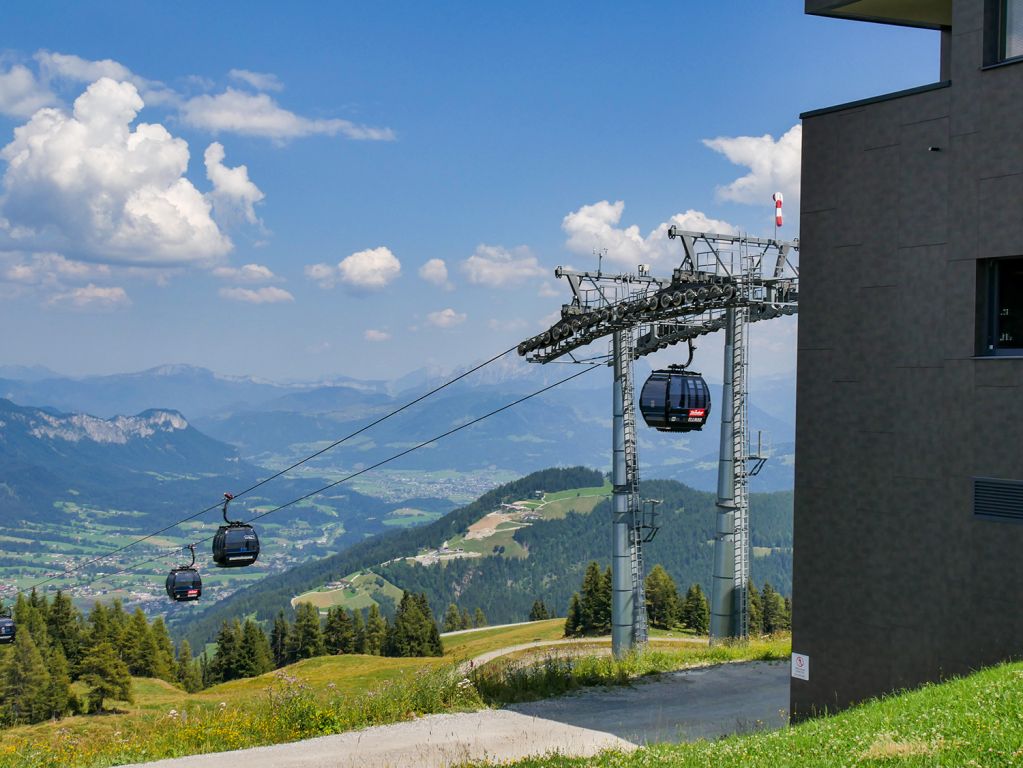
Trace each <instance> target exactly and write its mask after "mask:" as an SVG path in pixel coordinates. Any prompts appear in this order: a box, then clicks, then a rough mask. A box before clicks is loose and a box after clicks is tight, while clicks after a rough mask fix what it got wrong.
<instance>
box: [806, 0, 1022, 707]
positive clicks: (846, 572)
mask: <svg viewBox="0 0 1023 768" xmlns="http://www.w3.org/2000/svg"><path fill="white" fill-rule="evenodd" d="M826 5H828V4H827V3H823V2H822V3H816V2H808V3H807V9H808V11H811V12H825V11H827V9H826V8H825V7H824V6H826ZM861 7H865V6H861ZM985 7H986V6H985V4H984V3H983V2H981V0H956V3H955V19H954V24H953V29H952V34H951V35H950V36H949V37H950V40H949V41H948V45H949V46H950V49H949V50H948V51H947V52H948V61H949V69H950V72H949V80H950V82H949V83H947V84H944V85H943V87H930V88H925V89H919V90H917V91H915V92H911V93H904V94H902V95H900V96H897V97H894V98H893V97H891V96H889V97H886V98H885V99H882V100H876V101H874V102H870V101H867V102H860V103H857V104H855V105H849V106H847V107H845V108H831V109H827V110H819V111H817V112H813V113H807V114H805V115H804V123H803V152H804V154H803V170H802V173H803V176H802V178H803V196H802V215H801V222H800V224H801V232H800V234H801V246H802V247H801V253H802V258H801V262H802V271H801V275H800V292H801V295H800V321H799V341H798V346H799V352H798V379H797V398H798V404H799V405H798V410H797V424H796V474H795V476H796V481H795V551H796V552H797V553H798V556H797V557H796V558H795V560H794V563H793V610H794V614H793V650H794V651H796V652H798V653H805V654H807V655H809V656H810V669H811V677H810V680H808V681H803V680H793V681H792V688H791V692H792V702H791V704H792V712H793V716H794V717H796V718H797V719H798V718H800V717H804V716H807V715H810V714H813V713H817V712H821V711H823V710H826V709H827V710H835V709H837V708H841V707H844V706H847V705H849V704H851V703H854V702H857V701H861V700H863V699H865V698H869V697H872V696H877V695H881V694H884V693H886V692H889V691H893V690H897V689H900V688H905V687H913V686H917V685H919V684H922V683H924V682H927V681H932V680H938V679H941V678H943V677H946V676H949V675H954V674H961V673H966V672H969V671H970V670H973V669H977V668H979V667H982V666H985V665H988V664H991V663H996V662H998V661H1001V660H1004V659H1009V658H1018V657H1023V612H1014V611H1011V610H1006V607H1005V606H1006V601H1007V600H1009V599H1011V598H1010V596H1009V595H1008V593H1007V592H1006V588H1002V587H1000V586H999V585H1012V584H1018V583H1023V557H1021V556H1020V553H1021V552H1023V525H1014V524H1004V523H1000V522H993V521H992V520H991V519H990V517H985V516H981V515H978V514H975V479H976V478H995V479H999V480H1010V481H1023V451H1021V450H1020V445H1021V443H1023V357H1021V358H1010V357H1000V358H992V357H978V356H977V353H978V343H977V338H978V336H977V334H978V332H979V330H980V325H981V323H982V321H983V314H982V312H981V307H980V301H979V297H980V296H982V294H983V286H982V285H981V281H980V280H978V274H983V270H984V264H985V260H990V259H995V258H1006V257H1023V131H1021V130H1020V126H1023V99H1020V98H1019V94H1021V93H1023V63H1020V64H1015V65H1005V66H1001V67H997V68H993V69H992V68H988V69H983V68H982V67H983V63H984V48H985V46H986V45H987V44H988V42H989V41H988V38H987V37H986V35H988V34H989V32H988V31H987V30H986V29H985V20H984V12H985ZM832 10H833V9H832ZM983 498H988V497H983ZM983 498H982V500H983ZM982 506H983V505H982ZM1010 506H1011V505H1010ZM1021 507H1023V502H1021ZM1017 614H1019V615H1017Z"/></svg>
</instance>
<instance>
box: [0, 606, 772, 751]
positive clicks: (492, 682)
mask: <svg viewBox="0 0 1023 768" xmlns="http://www.w3.org/2000/svg"><path fill="white" fill-rule="evenodd" d="M562 628H563V620H561V619H552V620H548V621H540V622H532V623H528V624H523V625H518V626H510V627H494V628H490V629H484V630H478V631H472V632H466V633H460V634H456V635H451V636H448V637H445V639H444V645H445V654H444V656H443V657H442V658H435V659H424V658H383V657H379V656H362V655H344V656H330V657H319V658H314V659H308V660H305V661H301V662H299V663H297V664H293V665H291V666H289V667H285V668H284V669H282V670H277V671H276V672H273V673H268V674H266V675H262V676H260V677H257V678H250V679H245V680H235V681H232V682H230V683H224V684H222V685H218V686H214V687H212V688H209V689H207V690H205V691H202V692H199V693H196V694H186V693H184V692H183V691H181V690H179V689H177V688H175V687H174V686H172V685H169V684H168V683H165V682H163V681H159V680H151V679H136V680H135V681H134V697H135V700H134V702H133V703H127V702H117V703H114V705H115V707H116V709H117V710H118V711H117V712H115V713H113V714H105V715H96V716H81V717H69V718H65V719H64V720H61V721H58V722H49V723H41V724H38V725H34V726H25V727H20V728H13V729H9V730H7V731H4V732H3V738H2V740H0V766H2V767H3V768H57V767H58V766H59V767H60V768H101V767H105V766H113V765H118V764H122V763H127V762H138V761H144V760H155V759H159V758H164V757H176V756H182V755H189V754H198V753H204V752H217V751H223V750H229V749H239V748H243V747H251V746H259V745H265V744H277V743H283V742H288V741H294V740H297V739H304V738H310V737H313V736H320V735H325V734H330V733H340V732H344V731H348V730H353V729H358V728H363V727H367V726H371V725H379V724H384V723H392V722H398V721H401V720H408V719H411V718H415V717H418V716H421V715H426V714H432V713H438V712H457V711H465V710H471V709H479V708H482V707H487V706H499V705H500V704H502V703H504V702H507V701H517V700H523V699H525V698H540V697H544V696H550V695H556V694H558V693H561V692H564V691H567V690H572V689H574V688H577V687H579V686H582V685H618V684H623V683H627V682H628V681H629V679H631V678H633V677H636V676H638V675H643V674H650V673H655V672H658V671H667V670H669V669H680V668H684V667H686V666H693V665H701V664H706V663H713V662H715V661H723V660H737V659H743V658H764V657H765V656H764V654H765V653H768V654H770V658H782V657H784V656H786V655H787V654H788V652H789V641H788V638H780V639H777V640H774V641H772V642H771V643H768V644H766V645H764V644H751V645H750V646H749V647H748V648H746V649H743V647H740V646H736V647H734V648H731V649H726V648H715V649H710V648H708V647H707V646H706V645H702V644H677V645H676V646H674V647H671V648H655V649H651V650H650V651H647V652H644V653H641V654H637V655H636V656H635V657H630V658H629V659H626V660H623V661H621V662H615V661H612V660H611V659H610V658H609V657H608V656H607V654H606V649H603V656H602V657H600V658H597V657H594V658H592V659H590V658H589V657H575V656H572V657H571V659H570V660H569V661H567V662H566V665H564V666H561V667H556V668H555V667H552V666H551V662H550V661H547V660H544V661H540V662H528V663H522V662H521V661H519V662H515V663H508V662H501V661H498V662H496V663H495V662H491V664H488V665H485V666H482V667H480V668H477V669H475V670H472V671H469V672H468V674H467V667H466V665H465V664H464V662H465V661H466V660H468V659H471V658H474V657H476V656H479V655H480V654H483V653H488V652H491V651H494V650H497V649H503V648H508V647H512V646H518V645H522V644H526V643H531V642H540V641H550V640H556V639H559V638H560V637H561V634H562ZM599 644H600V643H599V642H598V643H597V645H599ZM726 657H727V659H726ZM551 658H554V656H552V657H551ZM528 670H534V671H533V672H529V671H528ZM555 674H560V675H563V676H564V677H565V680H564V682H563V683H562V684H560V685H556V684H553V683H552V679H553V677H554V676H555ZM108 706H109V703H108Z"/></svg>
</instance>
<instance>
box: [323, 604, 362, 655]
mask: <svg viewBox="0 0 1023 768" xmlns="http://www.w3.org/2000/svg"><path fill="white" fill-rule="evenodd" d="M323 644H324V648H325V650H326V652H327V653H328V654H338V653H354V652H355V627H354V624H353V622H352V617H351V615H350V614H349V613H348V611H346V610H345V609H344V608H342V607H341V606H340V605H336V606H334V607H332V608H330V609H328V611H327V622H326V624H324V627H323Z"/></svg>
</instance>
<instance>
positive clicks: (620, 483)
mask: <svg viewBox="0 0 1023 768" xmlns="http://www.w3.org/2000/svg"><path fill="white" fill-rule="evenodd" d="M668 237H669V238H670V239H673V240H679V241H680V242H681V245H682V259H681V263H680V264H679V266H678V267H676V268H675V269H674V270H673V271H672V274H671V277H656V276H653V275H651V274H650V270H649V267H647V266H645V265H642V264H641V265H639V267H638V269H637V271H636V272H635V273H620V274H608V273H605V272H604V271H603V270H602V269H598V270H597V271H596V272H577V271H574V270H567V269H563V268H562V267H558V268H557V269H556V270H555V271H554V275H555V277H563V278H565V279H566V280H567V281H568V284H569V287H570V289H571V291H572V298H571V301H570V303H568V304H564V305H563V306H562V308H561V319H560V320H559V321H558V322H556V323H554V324H553V325H552V326H551V327H550V328H549V329H547V330H546V331H543V332H542V333H540V334H537V335H536V336H533V337H531V338H528V339H525V340H524V341H522V342H521V343H520V344H519V345H518V353H519V355H520V356H523V357H525V358H526V359H527V360H528V361H529V362H533V363H541V364H544V363H549V362H552V361H554V360H558V359H559V358H562V357H567V358H568V360H569V361H570V362H575V363H583V362H592V358H590V359H585V360H584V359H579V358H577V357H576V356H575V354H574V353H575V352H576V350H578V349H581V348H582V347H585V346H587V345H589V344H590V343H592V342H593V341H596V340H597V339H601V338H605V337H607V336H611V337H612V343H611V353H610V355H608V356H607V358H606V359H607V364H608V365H609V366H611V367H612V369H613V371H614V378H613V386H612V430H611V431H612V438H611V445H612V464H611V483H612V486H613V495H612V521H611V572H612V575H611V581H612V600H611V644H612V651H613V653H614V655H615V656H616V657H618V658H620V657H622V656H623V655H625V654H626V653H628V651H629V650H630V649H632V648H633V647H634V646H636V645H641V644H643V643H644V642H646V639H647V616H646V599H645V594H644V579H645V575H646V574H645V567H644V562H643V547H642V545H643V542H644V541H649V540H650V539H652V537H653V533H654V532H655V531H648V530H647V529H650V528H653V527H655V526H656V523H655V522H653V520H654V515H650V516H649V517H647V516H645V515H644V514H643V511H642V510H643V500H642V499H641V497H640V492H639V462H638V456H637V451H636V431H635V427H636V420H635V397H634V393H633V384H632V363H633V361H634V360H636V359H638V358H640V357H643V356H644V355H649V354H652V353H654V352H657V351H659V350H663V349H667V348H668V347H669V346H673V345H675V344H678V343H680V342H686V343H688V344H689V345H690V358H689V361H688V362H687V363H686V365H684V366H682V369H684V368H686V367H687V366H688V363H689V362H692V354H691V350H692V344H693V341H694V340H695V339H696V338H698V337H700V336H703V335H705V334H709V333H714V332H716V331H720V330H724V331H725V336H726V344H725V360H724V384H723V387H722V397H721V408H720V412H721V443H720V456H719V462H718V493H717V508H718V513H717V521H716V525H715V530H716V533H715V546H714V570H713V579H712V583H711V611H712V616H711V641H712V642H713V641H715V640H717V639H723V638H727V637H738V638H742V637H746V636H747V635H748V632H749V615H748V614H749V607H748V605H747V598H746V584H747V583H748V581H749V566H750V551H749V548H750V539H749V493H748V483H749V477H750V475H751V474H755V473H751V472H750V471H749V467H748V462H749V461H750V460H754V459H756V460H758V461H759V462H760V463H761V464H762V457H760V456H758V455H757V456H755V455H753V452H752V451H751V450H750V449H749V426H748V423H747V408H748V402H747V401H748V393H747V390H748V385H747V379H748V375H747V374H748V365H749V362H748V345H749V325H750V323H753V322H759V321H762V320H770V319H773V318H777V317H783V316H786V315H795V314H796V313H797V312H798V302H799V268H798V264H797V263H796V262H797V259H796V255H797V254H798V251H799V244H798V241H791V242H790V241H783V240H778V239H762V238H753V237H748V236H746V235H724V234H717V233H708V232H693V231H688V230H682V229H680V228H679V227H678V226H676V225H672V226H671V227H670V228H669V229H668ZM656 373H657V374H664V375H663V377H662V378H661V382H662V383H660V384H653V382H652V381H648V385H651V389H650V390H649V392H650V393H651V395H652V396H654V395H656V393H657V392H662V393H663V396H664V401H663V402H661V401H656V398H654V399H655V402H654V403H653V404H649V403H646V402H643V401H642V400H641V402H640V408H641V410H642V411H643V416H644V420H645V421H646V422H647V424H648V425H650V426H653V427H655V428H657V429H661V430H662V431H672V432H682V431H690V430H693V429H700V428H702V426H703V424H704V423H705V422H706V418H707V416H708V415H709V407H710V399H709V394H708V393H706V392H705V387H706V385H705V384H703V387H702V388H699V386H698V384H697V383H696V377H697V376H698V375H695V374H692V373H689V375H688V376H683V372H682V371H672V369H670V368H669V369H666V370H663V371H657V372H656ZM672 375H675V376H676V377H677V379H678V384H679V389H678V394H677V395H676V396H678V397H679V399H678V400H677V401H673V400H672V399H671V398H672V395H671V393H672V392H673V391H674V390H673V389H672V382H671V376H672ZM653 378H654V377H653V376H652V377H651V379H653ZM683 380H685V381H687V382H691V383H687V384H686V385H685V389H684V390H683V387H682V381H683ZM700 382H701V383H702V378H701V379H700ZM697 389H700V391H699V392H698V391H697ZM683 391H684V392H685V394H686V397H687V399H686V400H684V401H683V400H682V399H681V395H682V393H683ZM690 396H691V397H692V398H693V399H692V400H689V399H688V398H689V397H690ZM700 398H704V400H703V401H701V399H700ZM704 401H705V402H706V407H704V405H702V404H701V403H702V402H704ZM701 410H702V412H701ZM683 413H684V416H683ZM673 418H674V421H672V419H673ZM657 422H660V424H659V425H658V423H657ZM758 468H759V464H758Z"/></svg>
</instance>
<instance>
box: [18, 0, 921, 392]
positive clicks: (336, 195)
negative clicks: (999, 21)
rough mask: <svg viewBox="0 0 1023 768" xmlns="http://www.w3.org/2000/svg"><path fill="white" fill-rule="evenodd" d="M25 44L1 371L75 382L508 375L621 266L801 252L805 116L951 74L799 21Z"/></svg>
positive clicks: (615, 18) (130, 21)
mask: <svg viewBox="0 0 1023 768" xmlns="http://www.w3.org/2000/svg"><path fill="white" fill-rule="evenodd" d="M0 46H3V48H2V49H0V147H5V149H2V150H0V175H2V176H0V327H2V328H3V333H0V364H20V365H35V364H41V365H46V366H48V367H50V368H53V369H54V370H57V371H59V372H63V373H71V374H91V373H110V372H119V371H129V370H140V369H142V368H146V367H150V366H154V365H160V364H164V363H190V364H195V365H202V366H206V367H209V368H213V369H214V370H217V371H219V372H223V373H231V374H254V375H258V376H262V377H268V378H273V379H313V378H321V377H329V376H334V375H349V376H357V377H363V378H370V377H393V376H397V375H400V374H402V373H405V372H407V371H409V370H412V369H415V368H419V367H421V366H424V365H431V366H439V367H444V368H447V367H454V366H458V365H462V364H465V363H468V362H470V361H472V360H476V359H479V358H482V357H489V356H490V355H491V354H493V353H494V352H496V351H499V350H501V349H504V348H505V347H508V346H511V345H512V344H513V343H514V342H516V341H518V340H520V339H521V338H524V337H526V336H528V335H530V334H532V333H535V332H536V331H537V330H538V329H539V328H540V327H541V325H543V324H544V323H545V320H549V316H550V315H551V313H552V312H554V311H556V310H557V309H558V307H559V306H560V304H561V303H562V301H563V300H564V298H563V297H564V296H565V294H566V293H567V286H563V285H558V284H557V283H556V281H554V279H553V277H552V276H551V270H552V269H553V268H554V267H555V266H557V265H559V264H566V265H573V266H576V267H580V268H581V267H588V266H591V263H592V262H593V258H592V256H591V251H592V248H593V247H607V248H608V249H609V259H611V260H612V261H615V260H617V262H616V263H617V264H618V265H619V266H621V267H622V268H632V267H633V266H634V264H635V263H636V262H637V261H638V260H639V259H640V258H642V260H644V261H651V262H653V263H654V265H655V270H662V269H663V270H664V271H665V272H667V271H670V268H671V259H672V253H671V251H670V250H668V248H667V246H666V245H665V243H664V242H662V241H660V240H659V239H658V238H657V236H656V234H654V235H653V236H651V233H652V232H654V231H655V230H656V229H657V227H658V226H659V225H661V224H662V223H664V222H668V221H670V220H672V217H675V216H679V217H681V218H679V219H676V220H678V221H684V222H687V223H691V222H710V223H711V224H714V225H717V226H720V227H732V228H735V229H740V230H744V231H749V232H751V233H753V234H765V233H767V232H769V231H770V226H771V217H772V213H773V211H772V208H771V202H770V192H771V191H774V189H779V190H780V191H782V192H784V193H785V196H786V226H785V228H784V229H783V231H782V233H781V234H782V235H783V236H785V237H789V238H791V237H795V236H797V235H798V216H797V214H798V198H799V188H798V151H797V150H798V137H799V132H798V128H797V126H798V122H799V120H798V115H799V113H800V112H801V111H805V110H807V109H813V108H816V107H820V106H826V105H829V104H836V103H840V102H844V101H849V100H852V99H857V98H863V97H866V96H871V95H876V94H881V93H885V92H889V91H894V90H898V89H901V88H906V87H911V86H915V85H921V84H924V83H928V82H932V81H934V80H936V79H937V77H938V38H937V34H936V33H933V32H927V31H920V30H906V29H900V28H896V27H889V26H882V25H873V24H862V23H854V22H848V21H838V20H831V19H820V18H814V17H804V16H803V14H802V3H801V2H794V1H793V0H784V1H782V0H775V2H770V3H763V2H747V1H746V0H741V1H740V0H736V1H735V2H728V3H711V2H707V3H693V2H690V3H653V2H650V3H629V4H618V3H600V2H598V3H592V2H590V3H581V2H580V3H549V2H544V3H539V2H538V3H517V4H501V5H498V4H490V3H467V2H465V3H441V2H437V3H372V4H370V3H364V4H356V3H322V4H311V3H310V4H299V5H296V4H283V3H259V2H248V3H244V4H241V3H236V4H228V3H223V4H208V3H206V4H203V3H195V2H185V3H174V4H168V3H138V2H136V3H112V2H111V3H89V4H86V3H52V2H51V3H45V4H43V3H34V2H32V3H29V2H24V3H12V4H10V5H8V6H7V8H6V10H5V19H4V25H3V36H2V38H0ZM104 78H105V79H104ZM83 94H86V95H84V96H83ZM79 97H82V99H81V100H80V101H78V102H77V103H78V105H79V106H78V108H76V107H75V106H73V105H75V103H76V99H79ZM142 104H144V106H141V105H142ZM76 109H77V111H75V110H76ZM39 110H46V111H43V112H39ZM136 112H137V117H133V115H135V113H136ZM142 123H145V124H148V125H149V126H150V127H148V128H144V129H142V128H140V127H139V126H140V124H142ZM16 131H17V134H16ZM764 136H770V137H771V138H770V139H764V138H762V137H764ZM743 137H748V138H743ZM783 137H784V138H783ZM715 139H720V141H717V142H714V141H713V140H715ZM708 140H710V144H709V145H708V143H707V142H708ZM211 145H212V147H213V148H212V149H210V148H211ZM733 161H734V162H733ZM241 166H244V169H242V168H241ZM750 174H752V175H751V178H749V179H748V180H747V181H745V182H743V184H742V185H740V186H732V185H734V184H735V182H736V181H737V180H739V179H741V178H743V177H746V176H747V175H750ZM630 227H636V228H638V229H630ZM809 257H810V255H809V254H803V258H809ZM436 260H441V261H443V266H444V269H443V270H442V269H441V268H440V265H439V264H438V262H437V261H436ZM428 262H429V266H427V267H426V270H425V273H424V274H425V278H429V279H425V278H424V277H423V276H421V274H420V271H421V270H423V268H424V266H426V265H427V264H428ZM245 265H253V266H249V267H247V268H245ZM339 265H341V266H339ZM445 271H446V277H445V275H444V272H445ZM764 325H768V324H764ZM770 325H771V326H772V327H771V328H763V329H760V328H758V329H757V332H756V334H755V335H754V347H755V348H754V360H756V356H757V354H758V345H759V354H760V359H761V360H762V361H763V365H762V366H761V367H760V370H761V371H763V372H765V373H772V374H781V375H787V374H791V372H792V371H793V370H794V367H795V351H794V350H795V321H779V322H778V323H771V324H770ZM712 346H713V345H711V347H712ZM666 362H667V361H666ZM713 367H715V368H716V364H714V365H713Z"/></svg>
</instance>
